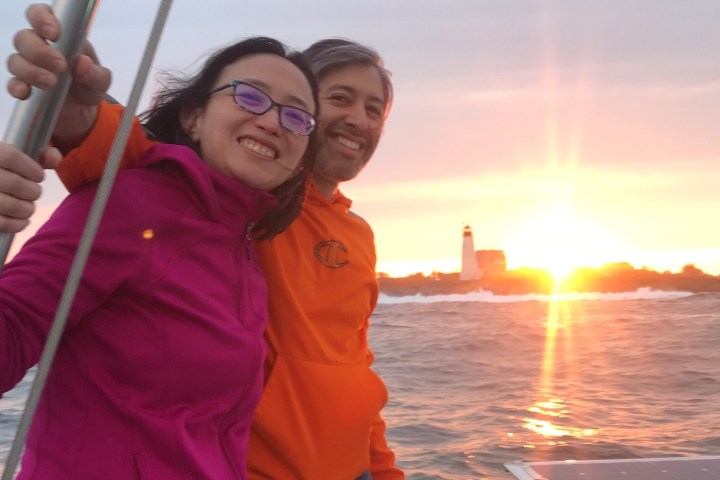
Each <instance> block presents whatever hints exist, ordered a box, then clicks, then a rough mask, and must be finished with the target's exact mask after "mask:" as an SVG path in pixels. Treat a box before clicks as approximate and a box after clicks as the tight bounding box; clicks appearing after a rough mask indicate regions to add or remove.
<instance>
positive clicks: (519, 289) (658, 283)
mask: <svg viewBox="0 0 720 480" xmlns="http://www.w3.org/2000/svg"><path fill="white" fill-rule="evenodd" d="M378 281H379V283H380V291H381V292H382V293H384V294H385V295H389V296H409V295H416V294H421V295H424V296H431V295H448V294H464V293H470V292H474V291H477V290H485V291H488V292H492V293H493V294H495V295H525V294H531V293H535V294H550V293H553V292H564V293H569V292H576V293H586V292H597V293H619V292H634V291H637V290H639V289H641V288H650V289H652V290H662V291H679V292H692V293H702V292H720V276H713V275H709V274H707V273H704V272H702V271H701V270H699V269H697V268H695V267H694V266H693V265H686V266H685V267H683V269H682V271H681V272H678V273H672V272H657V271H654V270H649V269H635V268H633V267H632V266H630V265H629V264H626V263H619V264H612V265H606V266H603V267H602V268H578V269H576V270H575V271H573V272H572V273H571V274H570V275H569V276H568V277H567V278H565V279H564V280H562V281H561V282H558V284H557V285H555V281H554V279H553V277H552V275H550V274H549V273H548V272H547V271H545V270H540V269H531V268H522V269H517V270H508V271H506V272H504V273H502V274H498V275H494V276H488V277H485V278H482V279H479V280H460V278H459V274H458V273H438V272H434V273H433V274H431V275H427V276H425V275H422V274H419V273H418V274H415V275H410V276H408V277H402V278H393V277H388V276H383V275H381V276H380V277H379V278H378Z"/></svg>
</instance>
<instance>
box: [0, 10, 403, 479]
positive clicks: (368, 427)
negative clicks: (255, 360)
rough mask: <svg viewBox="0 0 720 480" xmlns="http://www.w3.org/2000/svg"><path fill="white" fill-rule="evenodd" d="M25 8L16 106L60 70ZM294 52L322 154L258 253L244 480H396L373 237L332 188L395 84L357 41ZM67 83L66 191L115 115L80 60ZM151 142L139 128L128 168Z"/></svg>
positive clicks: (3, 223)
mask: <svg viewBox="0 0 720 480" xmlns="http://www.w3.org/2000/svg"><path fill="white" fill-rule="evenodd" d="M33 8H34V10H33ZM33 8H31V9H30V10H29V13H28V18H29V20H30V23H31V25H32V26H33V27H35V30H27V31H25V32H24V33H23V34H22V35H24V36H20V37H19V38H18V39H17V40H16V45H17V46H18V49H19V52H20V54H16V55H14V56H12V57H11V58H10V59H9V62H8V65H9V68H10V71H11V73H12V74H13V75H16V78H14V79H12V80H11V81H10V83H9V84H8V90H9V91H10V93H11V94H13V96H16V97H18V98H22V97H23V96H25V95H26V94H27V91H28V88H29V84H35V85H37V86H45V87H48V86H52V85H47V84H44V85H39V82H38V80H37V79H38V78H40V77H38V73H40V72H41V71H44V73H50V74H51V75H52V76H53V77H54V76H55V75H56V74H57V73H58V72H59V71H60V69H64V68H65V64H64V61H63V60H61V59H58V58H57V53H56V52H55V51H54V50H52V49H50V48H49V47H47V46H46V45H45V43H44V41H43V42H39V41H38V40H40V39H42V40H55V38H53V37H54V36H55V35H57V31H56V30H53V27H54V28H57V25H56V22H55V19H54V17H52V16H51V14H50V13H49V10H42V7H33ZM40 25H44V26H45V27H46V28H47V26H48V25H50V27H51V28H50V30H49V32H50V33H47V32H48V30H43V32H45V36H43V35H41V34H40V33H38V32H39V31H40V28H39V26H40ZM33 36H34V38H33ZM23 49H25V51H23ZM303 53H304V55H305V56H306V58H307V60H308V62H309V64H310V66H311V68H312V69H313V71H314V72H315V74H316V75H317V77H318V80H319V84H320V101H321V108H320V111H321V113H320V118H319V120H320V122H319V132H318V135H319V140H320V141H319V144H320V148H319V151H318V154H317V157H316V163H315V169H314V172H313V179H312V185H311V186H310V188H309V192H308V195H307V198H306V200H305V204H304V206H303V210H302V212H301V214H300V216H299V217H298V219H297V220H296V221H295V222H294V223H293V224H292V225H291V226H290V227H289V228H288V229H287V230H286V231H285V232H283V233H282V234H280V235H278V236H277V237H276V238H275V239H274V240H272V241H270V242H258V243H257V247H258V253H259V256H260V260H261V263H262V266H263V270H264V272H265V275H266V277H267V281H268V287H269V292H270V304H269V308H270V323H269V326H268V329H267V331H266V338H267V342H268V347H269V355H268V358H267V362H266V385H265V390H264V393H263V397H262V400H261V402H260V405H259V406H258V408H257V410H256V413H255V416H254V419H253V427H252V432H251V438H250V446H249V451H248V468H249V471H250V478H253V479H257V480H259V479H274V480H286V479H287V480H291V479H298V480H316V479H329V480H352V479H356V478H362V479H372V480H396V479H402V478H404V474H403V472H402V471H401V470H400V469H398V468H397V467H396V466H395V461H394V454H393V452H392V451H391V450H390V449H389V448H388V446H387V443H386V440H385V423H384V421H383V419H382V417H381V415H380V411H381V409H382V408H383V406H384V405H385V403H386V402H387V390H386V388H385V386H384V384H383V382H382V381H381V380H380V378H379V377H378V376H377V375H376V374H375V373H374V372H373V371H372V370H371V368H370V364H371V363H372V361H373V354H372V352H371V351H370V349H369V347H368V327H369V321H370V316H371V314H372V312H373V309H374V307H375V303H376V301H377V297H378V284H377V280H376V276H375V260H376V257H375V246H374V238H373V233H372V230H371V228H370V226H369V225H368V224H367V223H366V222H365V221H364V220H363V219H362V218H361V217H359V216H357V215H355V214H354V213H353V212H352V211H350V206H351V201H350V199H348V198H347V197H345V196H343V195H342V193H341V192H340V190H339V189H338V185H339V184H340V183H341V182H345V181H348V180H351V179H353V178H355V176H357V175H358V174H359V173H360V171H361V170H362V169H363V167H364V166H365V165H366V164H367V162H368V161H369V160H370V158H371V156H372V154H373V152H374V151H375V148H376V147H377V145H378V142H379V139H380V136H381V134H382V129H383V125H384V122H385V120H386V118H387V115H388V112H389V110H390V106H391V104H392V93H393V92H392V84H391V81H390V76H389V73H388V71H387V70H386V69H385V68H384V67H383V65H382V60H381V58H380V57H379V55H378V54H377V52H375V51H374V50H372V49H370V48H367V47H365V46H362V45H359V44H357V43H355V42H351V41H348V40H341V39H328V40H323V41H320V42H317V43H315V44H313V45H312V46H311V47H309V48H308V49H307V50H305V51H304V52H303ZM29 59H32V61H31V60H29ZM54 62H56V63H54ZM43 67H44V68H43ZM73 73H74V74H75V78H76V88H75V90H74V91H73V93H72V94H71V97H70V98H69V99H68V103H67V104H66V107H65V109H64V113H63V114H62V115H63V116H64V117H65V118H66V119H67V120H66V121H65V122H64V123H63V124H61V125H60V126H59V127H58V129H56V135H55V136H54V138H53V141H54V142H55V143H56V145H57V146H60V147H61V148H62V149H63V150H64V153H65V154H66V155H65V158H64V159H63V161H62V163H61V164H60V165H59V166H58V167H57V172H58V174H59V175H60V177H61V179H62V180H63V182H64V183H65V184H66V186H67V187H68V188H69V189H71V190H72V189H74V188H77V187H78V186H79V185H82V184H83V183H86V182H88V181H92V180H95V179H96V178H98V177H99V175H100V173H101V171H102V168H103V166H104V162H105V158H106V157H107V154H108V152H109V150H110V143H111V141H112V137H113V136H114V133H115V130H116V128H117V125H118V124H119V118H120V115H121V112H122V108H121V107H119V106H117V105H110V104H108V103H107V102H105V101H102V102H100V104H99V105H98V104H97V101H94V100H93V98H95V99H98V100H99V98H100V97H101V95H98V93H99V92H104V91H105V89H106V88H107V86H108V84H109V72H107V71H106V70H104V69H102V68H101V67H99V65H97V64H95V63H93V62H92V61H91V59H90V58H88V57H82V58H81V60H80V61H79V62H77V63H76V65H75V71H74V72H73ZM46 78H47V77H46ZM83 83H84V84H83ZM81 97H82V99H81ZM88 99H89V100H88ZM88 120H89V121H88ZM83 125H84V127H83ZM88 128H89V130H88ZM152 144H153V142H152V141H151V140H149V139H148V138H147V137H146V136H145V134H144V133H143V131H142V128H141V127H140V125H139V124H138V123H137V122H136V125H135V126H134V129H133V131H132V134H131V137H130V140H129V144H128V147H127V149H126V151H125V156H124V159H123V161H124V164H128V163H132V162H134V161H135V159H136V158H137V156H139V155H140V153H142V152H143V151H144V150H146V149H147V148H149V147H150V146H151V145H152ZM57 155H58V154H57V152H55V151H50V153H49V154H47V155H46V157H45V158H46V160H47V162H46V164H47V163H50V164H53V163H56V162H57ZM14 161H16V159H13V158H8V157H7V156H3V150H2V148H0V166H2V167H4V168H5V170H0V190H2V188H3V187H2V185H4V184H7V183H6V182H4V181H3V180H7V179H8V178H11V179H12V180H16V181H13V182H9V184H11V185H12V187H7V188H6V189H5V190H4V191H0V230H1V229H5V230H6V231H17V229H18V228H19V227H18V226H19V225H22V224H23V222H24V221H25V219H26V218H27V216H29V215H26V212H28V211H31V210H32V205H31V204H32V202H33V201H34V200H35V196H36V192H37V185H35V184H34V181H37V180H38V179H39V178H40V177H41V174H42V172H39V173H38V171H37V169H36V168H35V167H32V166H27V165H16V164H13V162H14ZM28 204H30V206H28ZM20 212H21V213H20Z"/></svg>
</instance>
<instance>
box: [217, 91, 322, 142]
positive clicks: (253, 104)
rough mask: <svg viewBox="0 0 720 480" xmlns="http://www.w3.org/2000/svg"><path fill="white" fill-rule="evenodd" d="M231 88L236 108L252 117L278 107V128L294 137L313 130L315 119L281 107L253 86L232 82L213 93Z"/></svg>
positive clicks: (285, 106) (287, 106)
mask: <svg viewBox="0 0 720 480" xmlns="http://www.w3.org/2000/svg"><path fill="white" fill-rule="evenodd" d="M231 87H232V88H233V89H234V91H233V98H234V99H235V103H236V104H237V106H238V107H240V108H242V109H243V110H245V111H247V112H250V113H252V114H254V115H263V114H265V113H267V112H268V111H270V109H271V108H273V107H278V112H279V114H280V126H281V127H282V128H284V129H285V130H288V131H290V132H292V133H294V134H296V135H303V136H305V135H310V134H311V133H312V131H313V130H314V129H315V123H316V122H315V117H313V116H312V115H311V114H309V113H308V112H306V111H305V110H302V109H300V108H297V107H291V106H289V105H281V104H279V103H277V102H276V101H275V100H273V99H272V98H270V95H268V94H267V93H265V92H263V91H262V90H260V89H259V88H257V87H256V86H254V85H250V84H249V83H245V82H241V81H240V80H233V81H232V82H230V83H228V84H227V85H223V86H221V87H218V88H216V89H215V90H213V91H211V92H210V93H209V94H208V96H210V95H212V94H213V93H217V92H220V91H222V90H225V89H226V88H231Z"/></svg>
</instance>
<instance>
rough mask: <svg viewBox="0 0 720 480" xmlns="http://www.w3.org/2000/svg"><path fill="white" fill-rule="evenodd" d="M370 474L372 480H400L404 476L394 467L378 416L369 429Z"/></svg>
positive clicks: (392, 457) (393, 458) (383, 422)
mask: <svg viewBox="0 0 720 480" xmlns="http://www.w3.org/2000/svg"><path fill="white" fill-rule="evenodd" d="M370 473H371V474H372V478H373V480H402V479H404V478H405V474H404V473H403V471H402V470H400V469H399V468H397V467H396V466H395V454H394V453H393V451H392V450H390V447H388V445H387V441H386V440H385V421H384V420H383V419H382V417H381V416H380V415H379V414H378V416H377V417H376V418H375V421H374V422H373V424H372V427H371V428H370Z"/></svg>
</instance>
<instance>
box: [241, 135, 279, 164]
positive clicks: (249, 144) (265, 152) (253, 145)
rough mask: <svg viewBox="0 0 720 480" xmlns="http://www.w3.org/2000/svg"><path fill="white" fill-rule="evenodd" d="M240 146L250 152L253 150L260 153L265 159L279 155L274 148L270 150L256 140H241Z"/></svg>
mask: <svg viewBox="0 0 720 480" xmlns="http://www.w3.org/2000/svg"><path fill="white" fill-rule="evenodd" d="M240 145H242V146H243V147H245V148H247V149H248V150H252V151H253V152H255V153H259V154H260V155H262V156H263V157H268V158H273V159H274V158H275V157H276V155H277V152H275V150H273V149H272V148H268V147H266V146H265V145H262V144H260V143H258V142H256V141H254V140H250V139H249V138H243V139H242V140H240Z"/></svg>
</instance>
